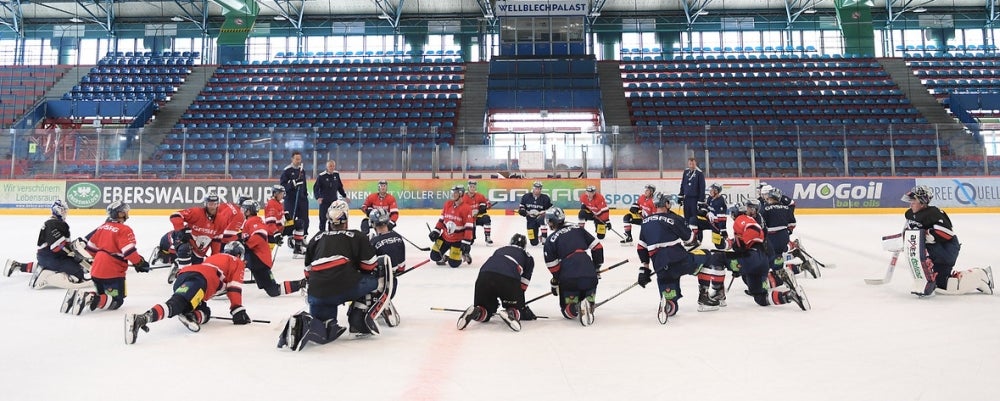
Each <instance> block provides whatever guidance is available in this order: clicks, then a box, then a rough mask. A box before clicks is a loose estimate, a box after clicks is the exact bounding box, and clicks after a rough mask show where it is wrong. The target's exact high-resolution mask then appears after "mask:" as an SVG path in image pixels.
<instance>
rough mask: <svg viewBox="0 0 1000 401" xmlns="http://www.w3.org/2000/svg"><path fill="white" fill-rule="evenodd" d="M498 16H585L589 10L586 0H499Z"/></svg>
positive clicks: (497, 3)
mask: <svg viewBox="0 0 1000 401" xmlns="http://www.w3.org/2000/svg"><path fill="white" fill-rule="evenodd" d="M496 5H497V6H496V12H495V14H496V16H498V17H552V16H566V17H569V16H583V15H587V12H588V11H589V6H588V2H587V1H585V0H577V1H573V0H561V1H546V0H497V2H496Z"/></svg>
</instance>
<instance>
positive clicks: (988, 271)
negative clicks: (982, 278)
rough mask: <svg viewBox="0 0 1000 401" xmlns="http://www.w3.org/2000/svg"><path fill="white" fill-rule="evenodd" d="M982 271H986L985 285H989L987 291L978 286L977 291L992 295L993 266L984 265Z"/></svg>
mask: <svg viewBox="0 0 1000 401" xmlns="http://www.w3.org/2000/svg"><path fill="white" fill-rule="evenodd" d="M983 272H985V273H986V285H987V287H989V290H988V291H987V290H985V289H983V288H980V289H979V292H982V293H985V294H990V295H993V266H986V267H985V268H983Z"/></svg>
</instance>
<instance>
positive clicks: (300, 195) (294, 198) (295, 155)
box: [281, 151, 309, 255]
mask: <svg viewBox="0 0 1000 401" xmlns="http://www.w3.org/2000/svg"><path fill="white" fill-rule="evenodd" d="M306 178H307V177H306V170H305V168H303V167H302V152H299V151H294V152H292V162H291V163H290V164H289V165H288V166H286V167H285V170H284V171H282V172H281V186H283V187H285V220H286V221H287V220H291V221H294V222H295V228H294V229H293V230H292V238H291V239H290V240H289V246H291V247H292V249H294V253H295V254H296V255H304V254H305V253H306V243H305V237H306V235H307V234H309V194H308V193H307V192H306Z"/></svg>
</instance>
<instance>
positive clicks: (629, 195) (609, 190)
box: [600, 178, 756, 209]
mask: <svg viewBox="0 0 1000 401" xmlns="http://www.w3.org/2000/svg"><path fill="white" fill-rule="evenodd" d="M714 183H717V184H719V185H722V196H723V197H724V198H725V199H726V204H727V205H732V204H734V203H736V202H746V201H747V200H748V199H751V197H752V196H753V197H755V189H756V187H754V181H753V180H739V179H718V180H707V181H706V182H705V191H706V192H708V186H709V185H712V184H714ZM646 185H653V186H654V187H656V191H657V192H663V193H666V194H670V195H674V194H677V193H678V192H680V186H681V182H680V179H679V178H674V179H662V180H660V179H656V180H601V186H600V189H601V193H602V194H604V198H605V200H607V202H608V206H609V207H611V208H617V209H628V208H629V207H630V206H632V204H633V203H635V201H636V200H637V199H639V196H640V195H642V194H643V192H644V191H645V190H646Z"/></svg>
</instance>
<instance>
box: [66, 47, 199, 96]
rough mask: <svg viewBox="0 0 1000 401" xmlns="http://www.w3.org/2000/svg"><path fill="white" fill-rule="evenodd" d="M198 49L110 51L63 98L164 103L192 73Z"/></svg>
mask: <svg viewBox="0 0 1000 401" xmlns="http://www.w3.org/2000/svg"><path fill="white" fill-rule="evenodd" d="M198 56H199V54H198V52H162V53H160V54H156V55H154V54H152V53H149V52H147V53H142V54H136V53H132V52H127V53H122V52H116V53H109V54H108V56H106V57H104V58H102V59H101V60H100V61H99V62H98V65H97V66H95V67H93V68H91V69H90V72H89V73H88V74H87V75H85V76H83V78H81V79H80V84H79V85H77V86H74V87H73V89H72V90H71V91H70V92H69V93H66V94H63V99H66V100H70V99H79V100H154V101H156V102H157V103H158V104H160V105H162V104H163V103H166V102H167V101H169V100H170V97H171V96H172V95H173V93H174V92H176V91H177V88H178V87H180V85H181V84H183V83H184V80H185V79H186V78H187V76H188V75H190V74H191V67H192V66H193V65H194V62H195V60H196V59H197V58H198Z"/></svg>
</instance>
